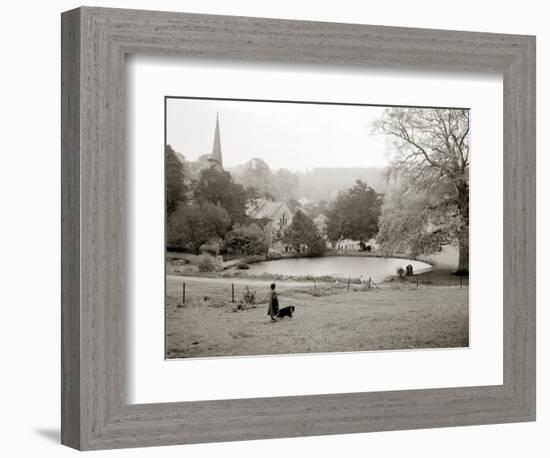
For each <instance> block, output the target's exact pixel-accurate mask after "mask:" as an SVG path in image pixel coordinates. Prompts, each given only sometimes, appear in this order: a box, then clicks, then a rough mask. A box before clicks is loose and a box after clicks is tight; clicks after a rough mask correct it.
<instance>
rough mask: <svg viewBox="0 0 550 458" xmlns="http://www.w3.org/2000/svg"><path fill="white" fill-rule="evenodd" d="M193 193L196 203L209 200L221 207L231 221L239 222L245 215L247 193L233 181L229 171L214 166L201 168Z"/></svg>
mask: <svg viewBox="0 0 550 458" xmlns="http://www.w3.org/2000/svg"><path fill="white" fill-rule="evenodd" d="M193 193H194V197H195V200H196V202H198V203H205V202H210V203H212V204H215V205H219V206H221V207H223V208H224V209H225V210H226V211H227V213H228V214H229V216H230V218H231V221H232V222H240V221H242V220H243V219H244V217H245V212H246V203H247V200H248V197H249V194H248V193H247V191H246V189H245V188H244V187H243V186H241V185H240V184H237V183H235V182H234V181H233V178H232V177H231V174H230V173H229V172H226V171H224V170H219V169H217V168H215V167H209V168H206V169H203V170H202V171H201V172H200V176H199V180H198V181H197V183H196V184H195V189H194V191H193Z"/></svg>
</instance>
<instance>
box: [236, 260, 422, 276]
mask: <svg viewBox="0 0 550 458" xmlns="http://www.w3.org/2000/svg"><path fill="white" fill-rule="evenodd" d="M408 264H410V265H412V266H413V270H414V273H417V272H425V271H427V270H430V269H431V268H432V266H431V265H430V264H428V263H426V262H422V261H413V260H408V259H398V258H375V257H368V256H323V257H320V258H292V259H278V260H275V261H263V262H258V263H255V264H250V269H249V270H248V271H247V272H248V273H251V274H262V273H269V274H274V275H295V276H306V275H311V276H314V277H322V276H325V275H330V276H333V277H341V278H342V279H347V278H348V277H351V278H358V277H360V276H361V275H363V278H364V279H365V281H366V280H368V278H369V277H371V278H372V280H373V281H375V282H380V281H383V280H384V279H386V278H387V277H389V276H391V275H395V274H396V270H397V268H398V267H403V269H405V266H407V265H408Z"/></svg>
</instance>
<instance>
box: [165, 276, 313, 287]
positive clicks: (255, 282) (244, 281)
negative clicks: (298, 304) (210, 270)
mask: <svg viewBox="0 0 550 458" xmlns="http://www.w3.org/2000/svg"><path fill="white" fill-rule="evenodd" d="M166 278H167V279H168V281H170V282H175V283H177V284H180V285H181V284H182V283H183V282H197V283H214V284H216V283H217V284H224V285H230V284H231V283H234V284H235V285H251V286H269V285H270V284H271V283H276V284H277V286H285V287H289V288H290V287H297V288H299V287H307V286H312V285H313V283H314V282H313V281H294V280H275V281H274V280H260V279H255V278H210V277H192V276H183V275H167V276H166ZM317 284H321V282H317Z"/></svg>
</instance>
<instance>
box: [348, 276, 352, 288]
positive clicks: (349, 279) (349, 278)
mask: <svg viewBox="0 0 550 458" xmlns="http://www.w3.org/2000/svg"><path fill="white" fill-rule="evenodd" d="M350 281H351V277H348V291H349V282H350Z"/></svg>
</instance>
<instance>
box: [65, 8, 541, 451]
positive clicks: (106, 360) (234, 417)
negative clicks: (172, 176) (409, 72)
mask: <svg viewBox="0 0 550 458" xmlns="http://www.w3.org/2000/svg"><path fill="white" fill-rule="evenodd" d="M61 38H62V56H61V57H62V59H61V60H62V66H61V69H62V199H61V200H62V432H61V437H62V443H63V444H65V445H68V446H70V447H74V448H77V449H81V450H89V449H106V448H119V447H140V446H155V445H168V444H185V443H198V442H215V441H233V440H245V439H265V438H278V437H294V436H309V435H323V434H341V433H359V432H367V431H382V430H398V429H413V428H433V427H443V426H457V425H474V424H487V423H505V422H520V421H532V420H534V419H535V38H534V37H532V36H520V35H502V34H490V33H472V32H456V31H444V30H424V29H410V28H398V27H381V26H367V25H355V24H333V23H321V22H307V21H289V20H273V19H258V18H248V17H229V16H210V15H197V14H185V13H172V12H154V11H134V10H121V9H107V8H92V7H83V8H78V9H75V10H72V11H68V12H65V13H63V14H62V30H61ZM132 53H148V54H151V53H155V54H172V55H179V56H200V57H209V58H222V57H223V58H226V59H227V58H229V59H248V60H250V59H253V60H262V61H270V62H291V63H319V64H323V63H326V64H342V65H376V66H386V67H402V68H417V69H439V70H448V71H458V70H467V71H474V72H475V71H479V72H498V73H501V74H503V78H504V94H503V96H504V104H503V107H504V152H503V154H504V295H503V297H504V304H503V307H504V310H503V314H504V315H503V320H504V345H503V349H504V355H503V366H504V373H503V384H502V385H495V386H472V387H461V388H441V389H421V390H405V391H385V392H365V393H350V394H327V395H311V396H289V397H275V398H261V399H258V398H255V399H232V400H223V401H197V402H181V403H164V404H142V405H133V404H128V402H127V400H126V399H127V398H126V392H125V386H126V380H125V377H126V375H125V374H126V371H125V361H124V351H125V350H124V348H125V345H126V343H125V333H126V327H125V310H126V309H125V307H126V300H127V297H126V292H125V278H126V264H125V263H126V261H125V259H126V256H125V253H126V251H127V245H126V241H125V238H124V237H125V235H124V234H125V224H126V220H125V199H126V195H125V194H126V186H125V176H126V171H125V162H126V152H125V135H124V134H125V107H126V105H125V87H124V83H125V79H124V66H125V55H127V54H132Z"/></svg>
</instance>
